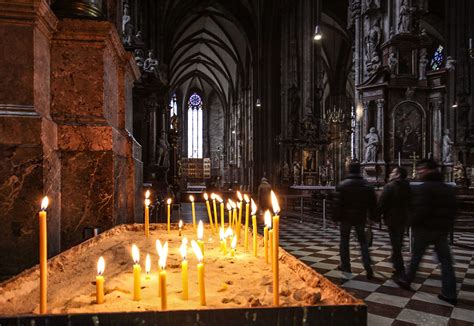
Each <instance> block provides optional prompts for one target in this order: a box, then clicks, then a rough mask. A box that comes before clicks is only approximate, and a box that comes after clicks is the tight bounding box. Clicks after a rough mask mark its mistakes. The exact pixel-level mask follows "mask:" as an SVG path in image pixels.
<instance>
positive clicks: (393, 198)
mask: <svg viewBox="0 0 474 326" xmlns="http://www.w3.org/2000/svg"><path fill="white" fill-rule="evenodd" d="M406 177H407V171H406V170H405V169H404V168H402V167H396V168H394V169H393V171H392V172H391V173H390V176H389V183H387V184H386V185H385V187H384V188H383V192H382V195H381V196H380V199H379V203H378V205H377V212H378V215H379V214H382V215H383V220H384V222H385V225H387V228H388V234H389V236H390V242H391V244H392V264H393V268H394V269H395V272H394V277H403V276H404V275H405V265H404V263H403V256H402V245H403V235H404V233H405V228H406V226H407V223H408V210H409V206H410V200H411V198H410V197H411V196H410V184H409V183H408V181H407V180H406Z"/></svg>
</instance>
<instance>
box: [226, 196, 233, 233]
mask: <svg viewBox="0 0 474 326" xmlns="http://www.w3.org/2000/svg"><path fill="white" fill-rule="evenodd" d="M226 206H227V210H228V211H229V227H231V226H232V205H231V204H230V199H229V201H227V205H226Z"/></svg>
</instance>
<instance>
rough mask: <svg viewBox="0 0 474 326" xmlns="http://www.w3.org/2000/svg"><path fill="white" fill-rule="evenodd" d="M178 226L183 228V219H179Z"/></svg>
mask: <svg viewBox="0 0 474 326" xmlns="http://www.w3.org/2000/svg"><path fill="white" fill-rule="evenodd" d="M178 227H179V229H180V230H181V228H182V227H183V220H179V223H178Z"/></svg>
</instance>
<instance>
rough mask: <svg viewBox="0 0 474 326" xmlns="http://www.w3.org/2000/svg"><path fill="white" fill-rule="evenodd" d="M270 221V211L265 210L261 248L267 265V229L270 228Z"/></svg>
mask: <svg viewBox="0 0 474 326" xmlns="http://www.w3.org/2000/svg"><path fill="white" fill-rule="evenodd" d="M271 219H272V216H271V214H270V211H269V210H266V211H265V214H264V221H265V227H264V228H263V248H264V256H265V262H266V263H267V264H268V229H269V228H270V220H271ZM270 253H271V251H270Z"/></svg>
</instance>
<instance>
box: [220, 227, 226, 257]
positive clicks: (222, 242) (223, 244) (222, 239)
mask: <svg viewBox="0 0 474 326" xmlns="http://www.w3.org/2000/svg"><path fill="white" fill-rule="evenodd" d="M219 237H220V239H221V251H222V253H223V254H224V256H225V255H227V240H226V238H225V231H224V228H221V229H220V231H219Z"/></svg>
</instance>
